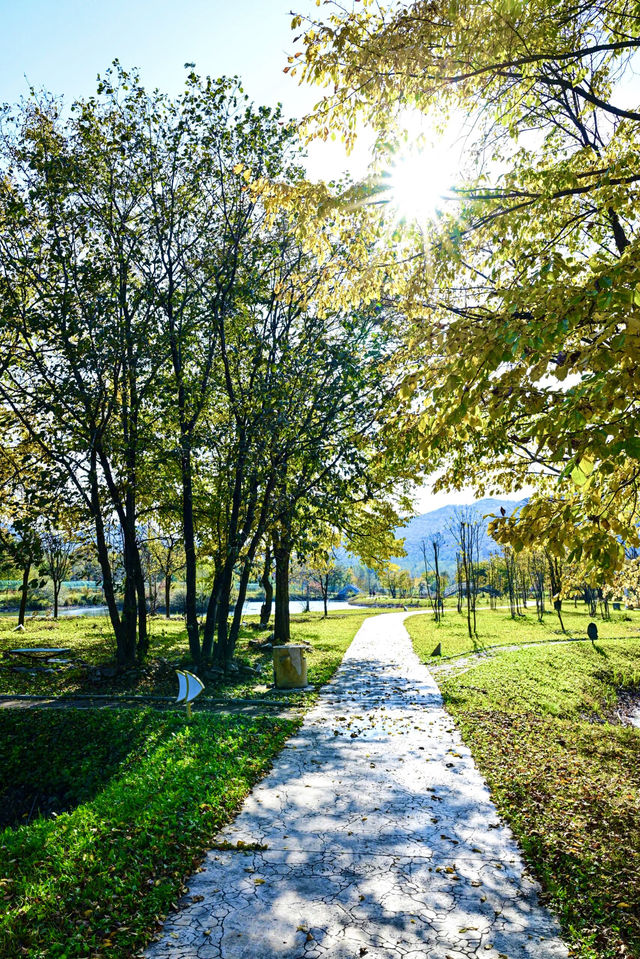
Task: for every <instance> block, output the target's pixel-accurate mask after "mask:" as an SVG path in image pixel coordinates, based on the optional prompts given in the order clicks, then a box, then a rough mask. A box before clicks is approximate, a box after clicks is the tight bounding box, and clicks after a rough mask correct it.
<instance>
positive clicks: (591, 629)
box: [587, 623, 598, 643]
mask: <svg viewBox="0 0 640 959" xmlns="http://www.w3.org/2000/svg"><path fill="white" fill-rule="evenodd" d="M587 636H588V637H589V639H590V640H591V642H592V643H595V641H596V639H597V638H598V627H597V626H596V624H595V623H589V625H588V626H587Z"/></svg>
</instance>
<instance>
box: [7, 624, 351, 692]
mask: <svg viewBox="0 0 640 959" xmlns="http://www.w3.org/2000/svg"><path fill="white" fill-rule="evenodd" d="M368 615H370V614H369V613H368V612H367V611H366V610H353V611H352V610H344V611H339V612H338V611H336V612H332V613H330V615H329V618H328V619H326V620H323V619H322V614H321V613H306V614H299V615H296V616H292V618H291V634H292V635H291V638H292V641H293V642H296V641H298V642H301V641H306V642H309V643H311V645H312V646H313V651H312V652H310V653H308V655H307V660H308V667H309V682H310V683H312V684H314V685H315V684H321V683H323V682H326V680H327V679H328V678H329V676H330V675H331V674H332V672H333V671H334V670H335V668H336V666H337V665H338V663H339V662H340V660H341V659H342V655H343V653H344V650H345V649H346V648H347V646H348V645H349V643H350V642H351V639H352V638H353V636H354V635H355V632H356V630H357V628H358V627H359V626H360V624H361V623H362V621H363V620H364V619H365V618H366V617H367V616H368ZM250 618H251V617H247V621H249V620H250ZM150 623H151V651H150V654H149V656H148V658H147V660H146V662H145V664H144V666H143V667H142V668H141V669H138V670H133V671H130V672H128V673H126V674H125V675H123V676H118V677H112V678H104V679H102V680H100V681H99V682H95V681H92V678H91V672H90V670H88V669H87V668H86V667H85V666H84V665H82V664H85V663H86V664H88V665H89V666H97V665H101V664H107V663H110V662H113V658H114V655H115V644H114V639H113V635H112V633H111V628H110V624H109V620H108V618H107V617H97V616H96V617H88V616H76V617H63V618H61V619H59V620H58V622H53V621H51V620H46V619H35V620H30V621H28V622H27V624H26V629H25V631H24V632H21V633H15V632H13V628H14V626H15V618H14V617H11V618H9V617H1V618H0V656H1V655H2V652H3V651H4V650H5V649H11V648H16V647H27V646H62V647H64V646H68V647H71V650H72V658H73V662H74V663H75V664H76V665H75V666H73V667H72V668H68V669H56V670H55V671H54V672H52V673H43V672H37V673H35V675H30V674H29V673H23V672H19V673H15V672H13V671H11V670H9V669H7V668H6V666H7V662H8V661H7V660H6V659H0V693H14V694H15V693H23V694H24V693H29V694H35V695H40V694H43V695H44V694H46V695H74V694H76V695H78V694H83V695H84V694H91V693H100V694H117V693H135V694H148V695H154V696H171V695H173V694H175V692H176V689H177V681H176V676H175V667H176V666H180V665H183V666H186V667H188V666H189V658H188V655H187V636H186V630H185V626H184V620H183V619H182V618H180V619H171V620H166V619H161V618H157V619H152V620H151V621H150ZM263 636H264V634H263V633H260V632H258V631H256V630H251V629H246V628H245V629H242V631H241V636H240V642H239V644H238V658H239V659H240V660H242V661H244V662H245V663H246V664H247V665H250V666H253V667H255V666H261V667H262V668H263V670H264V673H263V676H262V677H259V678H253V677H252V678H250V679H247V677H242V676H239V677H237V678H236V679H235V680H234V681H232V682H231V681H229V680H226V681H223V682H218V683H213V682H208V683H207V687H206V689H205V692H204V693H203V696H205V697H206V696H212V697H214V698H215V697H234V696H245V697H250V698H253V697H260V696H262V695H264V694H265V693H266V692H267V689H266V684H268V683H270V682H271V656H270V654H268V653H259V652H256V651H254V650H252V649H251V648H250V647H249V645H248V641H249V640H250V639H256V638H258V639H260V638H263Z"/></svg>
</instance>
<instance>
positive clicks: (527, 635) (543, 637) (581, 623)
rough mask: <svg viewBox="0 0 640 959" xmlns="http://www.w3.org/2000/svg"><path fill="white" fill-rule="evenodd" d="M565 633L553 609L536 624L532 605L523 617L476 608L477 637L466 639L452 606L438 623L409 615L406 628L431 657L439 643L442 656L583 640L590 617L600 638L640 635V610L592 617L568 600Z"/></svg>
mask: <svg viewBox="0 0 640 959" xmlns="http://www.w3.org/2000/svg"><path fill="white" fill-rule="evenodd" d="M562 619H563V621H564V625H565V629H566V631H567V632H566V634H564V633H563V632H562V630H561V628H560V623H559V622H558V617H557V615H556V614H555V613H554V612H547V613H545V615H544V622H543V623H539V622H538V618H537V616H536V611H535V606H534V608H533V609H531V607H530V608H529V610H528V611H527V613H526V614H525V615H524V616H519V617H518V618H517V619H515V620H513V619H511V615H510V613H509V610H508V609H489V608H488V607H487V608H483V609H480V608H479V609H478V610H477V623H478V636H477V637H476V638H474V639H473V640H470V639H469V633H468V630H467V617H466V613H465V612H463V613H462V614H460V613H458V612H457V611H456V609H455V607H454V608H453V609H446V610H445V615H444V618H443V619H442V620H441V622H440V623H435V622H434V621H433V616H429V615H428V614H425V615H421V616H416V617H415V619H413V618H410V619H408V620H407V622H406V627H407V629H408V631H409V634H410V636H411V638H412V640H413V643H414V646H415V649H416V652H417V653H418V655H419V656H420V657H422V659H424V660H427V659H429V658H430V656H431V654H432V652H433V650H434V649H435V648H436V646H437V645H438V643H440V644H441V645H442V655H443V656H460V655H462V654H463V653H467V652H474V651H475V652H478V651H479V650H482V649H487V648H488V647H490V646H496V645H497V646H500V645H515V644H518V645H519V644H520V643H538V642H548V641H549V640H563V639H569V638H580V639H586V636H587V626H588V624H589V623H590V622H591V621H592V620H593V622H595V623H596V624H597V627H598V635H599V636H600V637H601V638H603V639H607V638H613V637H616V638H617V637H625V636H628V637H633V636H638V637H639V638H640V612H638V611H633V612H627V611H624V612H615V613H611V619H609V620H602V619H600V618H599V617H598V616H596V617H592V616H590V615H589V611H588V610H587V608H586V607H585V606H584V604H583V603H579V604H578V607H577V609H576V608H575V607H574V605H573V603H567V604H566V607H565V609H563V610H562Z"/></svg>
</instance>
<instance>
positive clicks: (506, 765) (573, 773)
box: [409, 618, 640, 959]
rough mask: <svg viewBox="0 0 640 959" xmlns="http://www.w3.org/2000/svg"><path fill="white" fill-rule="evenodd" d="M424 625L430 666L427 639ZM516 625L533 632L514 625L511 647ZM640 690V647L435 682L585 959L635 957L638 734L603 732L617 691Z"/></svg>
mask: <svg viewBox="0 0 640 959" xmlns="http://www.w3.org/2000/svg"><path fill="white" fill-rule="evenodd" d="M423 619H424V618H423ZM419 623H420V620H418V619H417V618H416V619H415V620H413V621H411V620H410V621H409V626H410V629H411V632H412V633H413V635H414V637H415V640H414V643H415V648H416V650H417V651H418V653H419V654H420V655H421V656H422V658H423V659H426V658H427V656H426V655H425V651H426V650H428V652H429V653H430V652H431V648H432V647H431V643H432V639H433V637H432V636H429V634H428V633H427V631H426V630H424V628H423V627H422V626H420V628H418V624H419ZM520 625H522V628H523V634H524V633H527V634H530V633H531V625H530V624H513V625H511V626H510V632H511V636H510V640H511V641H515V640H517V639H520V640H521V641H522V639H523V637H521V636H520V635H519V633H520ZM626 625H628V624H626ZM599 626H600V624H599ZM602 632H603V630H601V633H602ZM616 634H617V633H616ZM499 635H500V639H501V640H502V639H504V631H500V632H499ZM426 637H428V638H426ZM491 638H492V637H491V636H490V635H489V634H488V633H486V634H485V639H486V640H489V639H491ZM496 638H497V635H496ZM530 638H533V636H531V637H530ZM445 642H446V641H443V647H444V645H445ZM639 686H640V639H635V640H632V639H630V640H624V641H615V642H614V641H611V640H609V641H607V640H603V641H599V642H598V644H597V647H596V648H594V647H593V646H591V644H587V643H585V644H567V645H566V646H562V645H556V644H553V645H545V646H537V647H532V648H528V649H522V650H513V651H504V652H502V653H500V654H499V655H497V656H496V658H495V659H491V660H490V661H488V662H487V661H485V662H480V663H479V664H478V665H475V666H474V667H473V668H471V669H468V670H467V671H466V672H464V673H462V674H460V675H457V676H452V677H451V678H449V679H445V680H443V681H441V688H442V691H443V695H444V699H445V705H446V708H447V709H448V711H449V712H450V713H451V715H452V716H454V717H455V719H456V721H457V723H458V726H459V728H460V730H461V732H462V735H463V737H464V739H465V741H466V742H467V743H468V744H469V746H470V747H471V749H472V751H473V754H474V757H475V759H476V761H477V762H478V765H479V766H480V768H481V770H482V772H483V773H484V775H485V776H486V778H487V780H488V782H489V785H490V787H491V790H492V793H493V796H494V799H495V801H496V803H497V805H498V807H499V809H500V811H501V813H502V814H503V815H504V816H505V818H506V819H507V820H508V821H509V823H510V824H511V826H512V828H513V830H514V832H515V834H516V835H517V837H518V839H519V840H520V843H521V845H522V847H523V849H524V852H525V855H526V857H527V859H528V860H529V862H530V864H531V865H532V867H533V869H534V871H535V872H536V874H537V876H538V878H539V879H540V881H541V882H542V885H543V888H544V890H545V893H546V894H547V895H548V896H549V897H550V899H551V901H552V903H553V905H554V906H555V908H556V909H557V910H558V912H559V914H560V916H561V919H562V923H563V926H564V929H565V932H566V933H567V935H568V938H569V940H570V941H571V942H572V943H573V945H574V947H575V949H576V954H577V955H578V956H580V957H582V959H593V957H599V959H605V957H606V959H613V957H616V959H618V957H622V956H625V957H627V956H640V731H638V730H635V729H632V728H629V727H623V726H619V725H616V724H612V723H610V722H607V719H608V718H611V717H612V716H614V709H613V707H614V706H615V703H616V691H617V689H618V688H619V687H625V688H633V687H639Z"/></svg>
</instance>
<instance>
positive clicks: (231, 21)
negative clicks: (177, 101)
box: [0, 0, 366, 179]
mask: <svg viewBox="0 0 640 959" xmlns="http://www.w3.org/2000/svg"><path fill="white" fill-rule="evenodd" d="M292 8H293V9H295V10H296V12H298V13H304V12H305V10H308V9H311V8H313V9H314V10H315V3H314V2H313V0H235V2H233V0H226V2H225V0H103V2H102V3H97V2H95V0H0V23H1V24H2V31H1V32H0V102H10V103H11V102H15V101H16V100H18V99H19V98H20V96H22V95H23V94H25V93H27V91H28V89H29V86H30V85H33V86H35V87H37V88H45V89H47V90H49V91H51V92H52V93H56V94H62V95H64V97H65V99H68V100H73V99H74V98H76V97H83V96H88V95H89V94H91V93H93V92H95V85H96V75H97V74H98V73H102V72H104V70H105V69H106V68H107V67H108V65H109V64H110V63H111V62H112V61H113V60H114V58H116V57H117V58H118V59H119V60H120V62H121V63H122V65H123V66H124V67H133V66H136V67H138V68H139V69H140V71H141V76H142V80H143V83H144V84H145V86H147V87H156V86H157V87H159V88H160V89H161V90H163V91H165V92H166V93H169V94H177V93H178V92H179V91H180V89H181V87H182V84H183V81H184V77H185V73H186V71H185V68H184V64H185V63H195V64H196V70H197V72H199V73H202V74H209V75H211V76H214V77H217V76H222V75H226V76H233V75H236V74H237V75H238V76H240V77H241V79H242V82H243V85H244V87H245V90H246V92H247V93H248V94H249V95H250V97H251V98H252V99H253V100H255V101H258V102H261V103H265V104H269V105H271V104H275V103H277V102H278V101H280V102H282V104H283V106H284V109H285V113H286V114H287V115H288V116H303V115H304V114H305V112H307V111H308V110H310V109H311V108H312V107H313V105H314V103H315V102H316V101H317V100H318V99H319V97H320V90H318V89H313V88H310V87H302V88H301V87H299V86H298V84H297V81H296V80H294V79H291V78H290V77H289V76H287V75H286V74H284V73H283V72H282V71H283V69H284V67H285V66H286V64H287V55H288V53H290V52H291V50H292V46H293V44H292V40H293V36H294V35H293V33H292V32H291V29H290V24H291V9H292ZM365 162H366V150H364V149H363V150H362V151H361V154H360V156H359V157H358V159H356V160H353V159H352V160H350V161H348V160H347V159H346V158H345V156H344V153H343V151H342V149H341V148H339V147H337V146H336V145H335V144H315V145H314V146H313V147H312V148H311V149H310V163H309V164H308V167H309V174H310V175H311V176H312V177H314V178H316V177H317V178H320V177H322V178H325V179H329V178H330V177H332V176H336V175H338V174H339V173H340V172H341V171H342V170H343V169H344V168H345V166H349V168H350V169H351V170H352V172H354V173H355V174H357V173H359V172H363V170H364V166H365Z"/></svg>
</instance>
